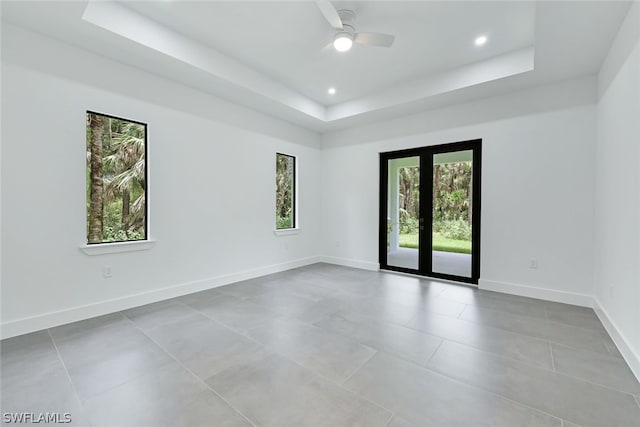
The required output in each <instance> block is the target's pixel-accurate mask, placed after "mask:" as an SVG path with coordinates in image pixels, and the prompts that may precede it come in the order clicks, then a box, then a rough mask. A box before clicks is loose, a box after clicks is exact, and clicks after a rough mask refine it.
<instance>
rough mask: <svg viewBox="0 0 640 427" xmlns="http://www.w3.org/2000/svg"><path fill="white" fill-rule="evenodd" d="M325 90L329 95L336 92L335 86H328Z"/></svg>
mask: <svg viewBox="0 0 640 427" xmlns="http://www.w3.org/2000/svg"><path fill="white" fill-rule="evenodd" d="M327 92H329V95H335V94H336V88H335V87H330V88H329V90H328V91H327Z"/></svg>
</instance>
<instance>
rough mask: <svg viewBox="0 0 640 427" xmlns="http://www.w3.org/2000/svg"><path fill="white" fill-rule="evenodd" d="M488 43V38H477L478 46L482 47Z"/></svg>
mask: <svg viewBox="0 0 640 427" xmlns="http://www.w3.org/2000/svg"><path fill="white" fill-rule="evenodd" d="M486 42H487V36H479V37H476V46H482V45H483V44H485V43H486Z"/></svg>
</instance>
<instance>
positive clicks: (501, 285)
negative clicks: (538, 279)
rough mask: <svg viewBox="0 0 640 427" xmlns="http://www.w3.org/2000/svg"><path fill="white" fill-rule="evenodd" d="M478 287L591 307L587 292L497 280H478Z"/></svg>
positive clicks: (590, 297) (591, 303)
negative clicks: (580, 292)
mask: <svg viewBox="0 0 640 427" xmlns="http://www.w3.org/2000/svg"><path fill="white" fill-rule="evenodd" d="M478 288H479V289H484V290H486V291H495V292H502V293H505V294H512V295H519V296H522V297H529V298H537V299H543V300H547V301H555V302H562V303H565V304H573V305H580V306H582V307H593V297H592V296H591V295H587V294H579V293H575V292H565V291H558V290H555V289H548V288H536V287H533V286H526V285H519V284H515V283H506V282H498V281H495V280H486V279H480V280H478Z"/></svg>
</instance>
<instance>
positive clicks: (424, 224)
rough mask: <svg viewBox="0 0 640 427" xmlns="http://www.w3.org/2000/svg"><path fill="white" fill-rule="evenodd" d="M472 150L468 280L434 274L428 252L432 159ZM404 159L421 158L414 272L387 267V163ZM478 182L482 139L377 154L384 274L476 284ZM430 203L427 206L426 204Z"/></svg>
mask: <svg viewBox="0 0 640 427" xmlns="http://www.w3.org/2000/svg"><path fill="white" fill-rule="evenodd" d="M466 150H472V152H473V171H472V180H473V182H472V189H471V191H472V197H473V204H472V210H471V215H472V219H471V277H463V276H455V275H451V274H443V273H435V272H433V265H432V262H433V259H432V253H431V252H432V251H431V250H422V248H426V249H430V248H431V247H432V243H433V242H432V241H433V218H432V205H433V156H434V155H435V154H441V153H450V152H455V151H466ZM404 157H419V158H420V201H419V203H420V206H419V208H420V223H419V224H420V231H419V239H418V241H419V245H418V246H419V247H420V250H419V254H420V259H419V267H418V269H417V270H414V269H411V268H404V267H396V266H392V265H388V264H387V204H388V188H389V186H388V175H389V169H388V166H389V165H388V161H389V160H392V159H401V158H404ZM481 178H482V139H473V140H468V141H460V142H452V143H447V144H441V145H431V146H427V147H420V148H410V149H406V150H399V151H391V152H385V153H380V202H379V205H380V211H379V220H378V222H379V237H378V242H379V247H378V251H379V262H380V268H381V269H383V270H392V271H399V272H402V273H410V274H418V275H421V276H427V277H434V278H438V279H446V280H453V281H456V282H463V283H472V284H476V285H477V284H478V279H479V278H480V207H481V197H482V194H481V191H480V189H481ZM427 201H429V202H427Z"/></svg>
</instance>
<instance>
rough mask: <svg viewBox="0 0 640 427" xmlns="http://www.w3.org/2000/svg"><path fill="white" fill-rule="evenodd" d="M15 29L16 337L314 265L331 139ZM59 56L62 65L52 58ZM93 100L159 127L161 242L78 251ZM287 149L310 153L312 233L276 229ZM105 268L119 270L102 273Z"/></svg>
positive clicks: (154, 217)
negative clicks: (113, 250) (279, 172)
mask: <svg viewBox="0 0 640 427" xmlns="http://www.w3.org/2000/svg"><path fill="white" fill-rule="evenodd" d="M7 27H8V26H7ZM7 27H5V28H3V34H2V43H3V52H2V53H3V56H2V157H1V159H2V209H3V211H2V247H3V254H2V298H1V299H2V304H1V308H2V318H1V320H2V326H3V327H2V335H3V336H5V337H6V336H11V335H15V334H18V333H23V332H27V331H30V330H37V329H40V328H43V327H48V326H52V325H54V324H59V323H63V322H68V321H72V320H77V319H80V318H84V317H91V316H95V315H98V314H102V313H106V312H110V311H114V310H118V309H122V308H126V307H130V306H134V305H139V304H143V303H147V302H151V301H155V300H159V299H164V298H168V297H171V296H175V295H178V294H181V293H187V292H193V291H195V290H198V289H202V288H208V287H211V286H214V285H216V284H222V283H226V282H229V281H235V280H238V279H242V278H244V277H250V276H255V275H261V274H267V273H270V272H273V271H277V270H281V269H286V268H291V267H293V266H297V265H301V264H304V263H309V262H312V261H315V258H314V257H315V256H316V255H317V253H318V246H317V244H316V242H317V241H318V239H319V234H318V228H319V227H318V224H319V198H318V197H316V195H317V194H318V192H319V174H320V171H319V149H318V144H319V137H318V135H316V134H314V133H312V132H309V131H306V130H303V129H300V128H295V127H294V126H292V125H290V124H287V123H285V122H281V121H278V120H276V119H272V118H270V117H267V116H264V115H262V114H259V113H256V112H253V111H251V110H247V109H242V108H241V107H238V106H234V105H233V104H230V103H226V102H225V101H223V100H220V99H215V98H212V97H209V96H206V95H203V94H202V93H198V92H196V91H193V90H191V89H188V88H185V87H181V86H179V85H176V84H173V83H171V82H169V81H166V80H163V79H161V78H158V77H156V76H153V75H150V74H147V73H144V72H142V71H140V70H136V69H134V68H130V67H127V66H124V65H121V64H117V63H115V62H111V61H107V60H104V59H101V58H100V57H97V56H94V55H92V54H89V53H86V52H83V51H80V50H76V49H74V48H71V47H69V46H65V45H62V44H58V43H56V42H53V41H51V40H46V39H42V38H40V37H39V36H36V35H34V34H27V33H26V32H23V31H19V30H17V29H13V30H11V29H10V28H9V29H7ZM10 30H11V31H10ZM58 55H59V56H60V58H59V59H58V61H60V62H57V63H53V62H49V61H50V60H51V57H52V56H58ZM37 68H40V69H42V70H47V73H43V72H41V71H37V70H36V69H37ZM127 94H128V95H127ZM86 110H93V111H98V112H104V113H108V114H113V115H117V116H121V117H125V118H130V119H134V120H139V121H142V122H146V123H148V154H149V161H148V164H149V202H150V237H151V238H152V239H154V240H156V241H157V244H156V246H155V247H153V248H152V249H150V250H148V251H142V252H129V253H126V254H113V255H103V256H87V255H85V254H84V253H82V252H81V251H80V250H79V247H80V246H82V245H83V244H84V243H86V229H85V227H86V216H85V215H86V208H85V206H86V205H85V167H86V166H85V153H84V152H85V148H84V145H85V111H86ZM194 110H197V111H194ZM207 116H208V117H209V118H207ZM217 117H222V118H223V119H224V118H228V119H229V121H230V122H231V124H229V123H222V122H219V121H215V120H213V118H217ZM241 123H244V126H241V125H240V124H241ZM243 127H244V128H243ZM247 129H250V130H247ZM276 151H278V152H284V153H288V154H293V155H296V156H298V162H299V163H298V165H299V167H298V170H299V191H300V193H299V210H300V225H301V227H302V231H301V232H300V234H298V235H295V236H287V237H276V236H275V235H274V233H273V229H274V225H275V195H274V188H275V153H276ZM104 265H110V266H111V267H112V271H113V277H112V278H109V279H105V278H103V277H102V269H103V266H104ZM194 281H195V283H189V282H194ZM179 285H184V286H179ZM171 287H173V288H171ZM167 288H169V289H167Z"/></svg>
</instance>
